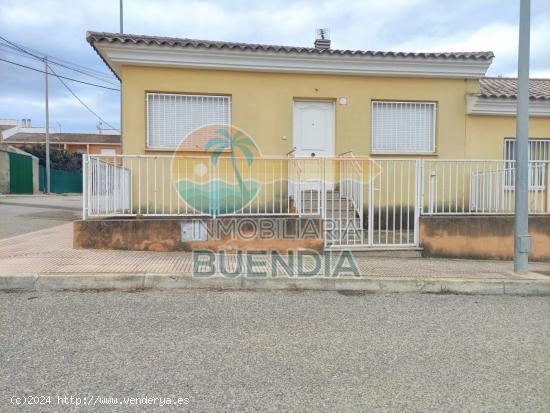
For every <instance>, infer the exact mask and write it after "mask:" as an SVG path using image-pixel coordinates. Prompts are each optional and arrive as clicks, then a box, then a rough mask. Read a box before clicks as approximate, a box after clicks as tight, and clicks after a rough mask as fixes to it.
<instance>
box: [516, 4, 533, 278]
mask: <svg viewBox="0 0 550 413" xmlns="http://www.w3.org/2000/svg"><path fill="white" fill-rule="evenodd" d="M530 2H531V0H521V4H520V14H519V47H518V97H517V120H516V182H515V194H516V196H515V205H516V208H515V238H514V271H515V272H517V273H519V274H525V273H527V271H528V263H529V251H530V249H531V238H530V237H529V230H528V223H529V209H528V208H529V178H528V175H529V146H528V145H529V140H528V134H529V43H530V34H529V32H530V25H531V22H530V20H531V16H530V13H531V5H530Z"/></svg>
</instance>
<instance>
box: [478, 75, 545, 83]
mask: <svg viewBox="0 0 550 413" xmlns="http://www.w3.org/2000/svg"><path fill="white" fill-rule="evenodd" d="M480 79H481V80H489V79H491V80H492V79H495V80H499V79H502V80H518V78H517V77H512V76H484V77H481V78H480ZM529 80H543V81H549V82H550V77H530V78H529Z"/></svg>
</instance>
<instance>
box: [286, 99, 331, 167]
mask: <svg viewBox="0 0 550 413" xmlns="http://www.w3.org/2000/svg"><path fill="white" fill-rule="evenodd" d="M293 141H294V142H293V143H294V148H295V149H296V150H295V152H294V155H295V156H296V157H310V156H334V104H333V103H332V102H316V101H296V102H294V134H293Z"/></svg>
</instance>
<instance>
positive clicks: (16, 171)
mask: <svg viewBox="0 0 550 413" xmlns="http://www.w3.org/2000/svg"><path fill="white" fill-rule="evenodd" d="M9 157H10V193H12V194H32V192H33V185H32V157H31V156H28V155H21V154H19V153H13V152H10V155H9Z"/></svg>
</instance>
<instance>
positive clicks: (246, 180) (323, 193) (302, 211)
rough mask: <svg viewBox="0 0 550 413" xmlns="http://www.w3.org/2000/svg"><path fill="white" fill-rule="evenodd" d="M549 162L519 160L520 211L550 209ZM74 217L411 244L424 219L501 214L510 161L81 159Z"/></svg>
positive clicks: (505, 208)
mask: <svg viewBox="0 0 550 413" xmlns="http://www.w3.org/2000/svg"><path fill="white" fill-rule="evenodd" d="M549 166H550V165H549V162H548V161H532V162H530V165H529V187H530V191H529V197H530V199H529V210H530V213H531V214H536V215H546V216H548V215H550V193H549V191H548V188H549V183H550V182H549V179H550V178H549ZM83 169H84V203H83V219H84V220H89V219H100V218H109V219H112V218H114V217H117V218H130V217H135V218H153V219H154V218H172V219H176V218H196V220H199V221H200V220H205V222H206V221H207V220H209V219H218V218H221V217H224V218H227V217H240V218H242V217H256V218H258V217H264V218H267V217H272V218H273V219H275V218H288V219H294V220H295V219H306V218H312V219H320V220H321V222H322V224H323V231H322V238H323V240H324V244H325V248H353V249H363V248H373V247H375V248H417V247H420V246H421V240H420V232H421V231H420V228H421V220H422V219H427V218H429V217H438V216H447V217H453V216H454V217H459V216H461V217H474V216H485V217H490V216H495V217H498V216H507V215H508V216H509V215H511V214H512V213H513V212H514V187H513V184H514V174H515V168H514V161H499V160H431V159H410V158H409V159H388V158H380V159H377V158H358V157H354V156H353V154H351V153H348V154H345V155H342V156H338V157H332V158H324V157H323V158H322V157H309V158H301V157H293V156H287V157H271V156H262V157H258V158H250V157H233V156H231V154H227V153H225V154H220V155H219V156H216V157H211V156H179V155H174V156H162V155H158V156H151V155H116V156H101V155H90V156H85V158H84V167H83Z"/></svg>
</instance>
